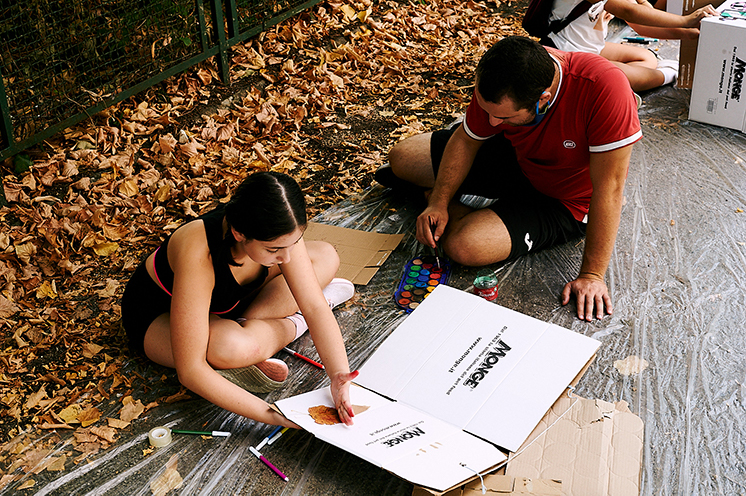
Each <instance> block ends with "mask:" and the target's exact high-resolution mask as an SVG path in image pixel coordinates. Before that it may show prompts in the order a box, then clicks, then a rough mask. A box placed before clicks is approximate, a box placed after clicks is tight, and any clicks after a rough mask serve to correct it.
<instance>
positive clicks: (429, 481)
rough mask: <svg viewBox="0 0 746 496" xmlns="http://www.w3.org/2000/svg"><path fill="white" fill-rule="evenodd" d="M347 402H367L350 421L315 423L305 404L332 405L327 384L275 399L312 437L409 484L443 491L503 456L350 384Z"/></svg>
mask: <svg viewBox="0 0 746 496" xmlns="http://www.w3.org/2000/svg"><path fill="white" fill-rule="evenodd" d="M350 400H351V402H352V404H353V405H360V406H367V407H369V408H368V409H367V410H365V411H363V412H361V413H359V414H357V415H355V418H354V422H355V424H354V425H353V426H352V427H348V426H346V425H344V424H339V423H338V424H333V425H321V424H318V423H316V422H315V421H314V419H313V418H312V417H311V416H310V414H309V413H308V411H309V408H311V407H314V406H319V405H324V406H328V407H331V406H333V405H334V402H333V400H332V396H331V393H330V392H329V388H328V387H327V388H324V389H319V390H316V391H311V392H309V393H305V394H301V395H298V396H293V397H292V398H287V399H284V400H280V401H278V402H277V403H276V406H277V407H278V408H279V409H280V410H281V411H282V413H283V415H285V416H286V417H287V418H289V419H290V420H292V421H293V422H295V423H297V424H298V425H300V426H301V427H302V428H304V429H305V430H307V431H309V432H311V433H312V434H313V435H314V436H316V437H317V438H319V439H321V440H322V441H326V442H328V443H330V444H333V445H335V446H337V447H339V448H342V449H344V450H345V451H348V452H349V453H352V454H353V455H356V456H358V457H360V458H362V459H363V460H366V461H368V462H370V463H372V464H374V465H376V466H379V467H381V468H383V469H385V470H388V471H389V472H391V473H393V474H395V475H397V476H399V477H401V478H403V479H405V480H408V481H410V482H412V483H413V484H417V485H422V486H427V487H431V488H434V489H436V490H444V489H447V488H450V487H453V486H454V485H457V484H460V483H462V482H463V481H465V480H467V479H469V478H470V477H472V476H474V471H478V472H484V471H488V470H490V469H492V468H493V467H494V466H495V465H496V464H498V463H502V462H504V461H505V460H506V459H507V457H506V456H505V454H503V453H502V452H501V451H499V450H498V449H497V448H495V447H494V446H493V445H492V444H490V443H486V442H484V441H483V440H481V439H479V438H477V437H475V436H472V435H471V434H468V433H466V432H464V431H462V430H461V429H459V428H458V427H455V426H453V425H450V424H448V423H446V422H443V421H442V420H440V419H437V418H435V417H433V416H431V415H428V414H426V413H423V412H421V411H418V410H415V409H414V408H411V407H409V406H407V405H405V404H403V403H399V402H396V401H392V400H390V399H388V398H385V397H383V396H381V395H379V394H377V393H375V392H373V391H369V390H367V389H365V388H362V387H357V386H355V387H351V388H350Z"/></svg>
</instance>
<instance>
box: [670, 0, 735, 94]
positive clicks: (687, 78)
mask: <svg viewBox="0 0 746 496" xmlns="http://www.w3.org/2000/svg"><path fill="white" fill-rule="evenodd" d="M721 1H722V0H714V1H709V0H681V11H680V12H679V13H680V14H682V15H689V14H691V13H692V12H694V11H695V10H697V9H699V8H701V7H704V6H705V5H708V4H712V6H713V7H715V8H717V6H718V5H720V3H721ZM670 4H671V2H670V0H669V2H668V3H666V5H667V6H668V5H670ZM700 37H701V34H700ZM698 41H699V40H681V41H680V43H679V76H678V77H677V78H676V87H677V88H684V89H691V87H692V81H693V80H694V66H695V62H696V60H697V43H698Z"/></svg>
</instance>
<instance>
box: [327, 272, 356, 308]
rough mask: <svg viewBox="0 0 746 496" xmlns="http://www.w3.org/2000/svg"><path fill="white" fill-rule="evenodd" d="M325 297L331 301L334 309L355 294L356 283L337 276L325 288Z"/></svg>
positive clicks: (330, 305) (330, 303)
mask: <svg viewBox="0 0 746 496" xmlns="http://www.w3.org/2000/svg"><path fill="white" fill-rule="evenodd" d="M323 293H324V297H325V298H326V301H327V302H329V307H331V309H332V310H334V308H336V307H338V306H339V305H341V304H342V303H344V302H346V301H347V300H349V299H350V298H352V297H353V296H354V295H355V285H354V284H352V283H351V282H350V281H348V280H347V279H342V278H341V277H335V278H334V279H332V282H330V283H329V285H328V286H327V287H325V288H324V291H323Z"/></svg>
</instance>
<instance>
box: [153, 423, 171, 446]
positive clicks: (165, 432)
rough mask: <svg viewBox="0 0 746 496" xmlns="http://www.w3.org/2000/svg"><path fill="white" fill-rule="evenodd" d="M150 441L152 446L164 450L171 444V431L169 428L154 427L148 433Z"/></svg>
mask: <svg viewBox="0 0 746 496" xmlns="http://www.w3.org/2000/svg"><path fill="white" fill-rule="evenodd" d="M148 440H149V441H150V445H151V446H155V447H156V448H162V447H163V446H168V445H169V444H171V429H169V428H168V427H153V428H152V429H150V432H148Z"/></svg>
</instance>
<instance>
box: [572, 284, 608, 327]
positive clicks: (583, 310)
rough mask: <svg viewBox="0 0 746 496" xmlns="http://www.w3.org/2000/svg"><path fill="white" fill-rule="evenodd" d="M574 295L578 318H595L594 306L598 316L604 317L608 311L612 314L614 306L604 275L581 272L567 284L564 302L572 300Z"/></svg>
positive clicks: (589, 319) (588, 319)
mask: <svg viewBox="0 0 746 496" xmlns="http://www.w3.org/2000/svg"><path fill="white" fill-rule="evenodd" d="M571 295H574V296H575V300H576V303H577V310H578V318H579V319H581V320H587V321H591V320H593V307H594V306H595V307H596V318H597V319H599V320H600V319H602V318H604V316H605V313H604V310H606V313H608V314H609V315H611V314H612V313H613V312H614V307H613V305H612V304H611V297H610V296H609V288H607V287H606V283H605V282H604V280H603V277H599V276H597V275H595V274H581V275H579V276H578V278H577V279H575V280H574V281H570V282H568V283H567V284H565V288H564V289H563V290H562V304H563V305H567V304H568V303H569V302H570V296H571Z"/></svg>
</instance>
